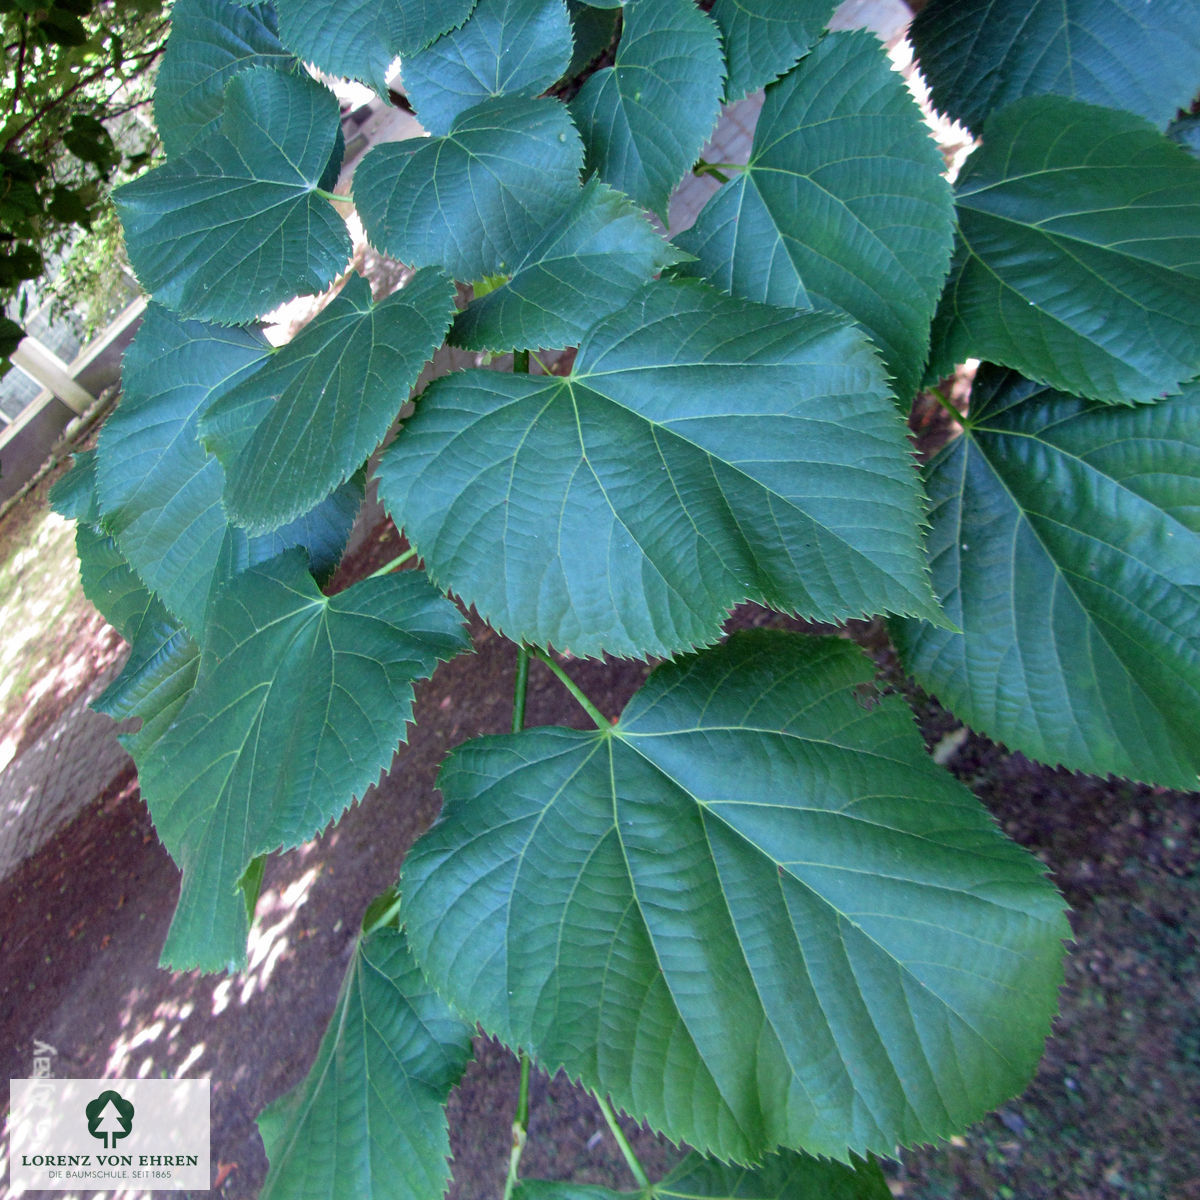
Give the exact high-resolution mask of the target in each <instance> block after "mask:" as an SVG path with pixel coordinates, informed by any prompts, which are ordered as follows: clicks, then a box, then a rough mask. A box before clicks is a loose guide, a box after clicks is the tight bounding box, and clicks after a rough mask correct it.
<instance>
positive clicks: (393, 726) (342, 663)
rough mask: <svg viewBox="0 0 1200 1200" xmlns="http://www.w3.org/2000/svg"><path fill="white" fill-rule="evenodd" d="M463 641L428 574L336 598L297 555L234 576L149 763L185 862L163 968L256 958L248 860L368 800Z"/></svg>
mask: <svg viewBox="0 0 1200 1200" xmlns="http://www.w3.org/2000/svg"><path fill="white" fill-rule="evenodd" d="M466 644H467V643H466V638H465V635H464V634H463V631H462V624H461V618H460V616H459V615H458V612H457V610H456V609H455V608H454V607H453V605H451V604H449V603H448V602H447V601H446V600H444V599H443V598H442V597H441V596H439V595H438V594H437V592H436V591H435V590H434V589H433V587H432V586H431V585H430V584H429V581H428V580H427V579H426V578H425V577H424V576H423V575H421V574H420V573H419V572H416V571H402V572H399V573H398V574H393V575H385V576H381V577H379V578H374V579H366V580H363V581H362V582H360V583H356V584H354V585H353V586H352V587H350V588H347V589H346V590H345V591H343V592H338V593H337V594H336V595H334V596H330V597H326V596H323V595H322V594H321V593H320V592H319V591H318V590H317V587H316V585H315V584H314V583H313V581H312V578H311V577H310V575H309V573H308V569H307V566H306V564H305V562H304V556H303V555H302V554H301V553H300V552H299V551H295V550H293V551H290V552H288V553H286V554H284V555H281V556H280V557H278V558H275V559H272V560H271V561H270V562H268V563H265V564H263V565H261V566H256V567H251V568H250V569H249V570H248V571H245V572H243V573H242V574H240V575H238V576H236V577H235V578H234V579H233V580H232V581H231V582H230V583H229V584H228V585H227V586H226V587H225V589H224V590H223V591H222V592H221V593H220V594H219V596H218V597H217V599H216V601H215V602H214V604H213V609H212V613H211V616H210V619H209V621H208V623H207V625H206V627H205V631H204V640H203V654H202V657H201V661H200V672H199V675H198V677H197V680H196V688H195V691H194V692H193V693H192V695H191V697H190V699H189V700H188V702H187V704H186V706H185V707H184V709H183V712H182V713H181V714H180V716H179V717H178V718H177V719H176V721H175V723H174V724H173V725H172V726H171V728H170V730H168V731H167V733H166V734H165V735H164V737H163V738H162V739H161V740H160V742H159V743H158V745H157V746H156V747H155V748H154V754H153V755H152V756H151V757H150V758H149V759H148V760H147V761H145V762H144V763H142V764H141V767H140V771H139V775H140V780H141V786H142V794H143V796H144V797H145V798H146V802H147V804H148V805H149V807H150V814H151V816H152V817H153V818H154V824H155V828H156V829H157V831H158V835H159V837H160V838H161V839H162V841H163V844H164V845H165V846H166V847H167V849H168V850H169V851H170V852H171V856H172V857H173V858H174V859H175V861H176V862H177V863H178V864H179V865H180V866H181V867H182V868H183V888H182V891H181V893H180V898H179V907H178V908H177V909H176V912H175V918H174V920H173V921H172V923H171V929H170V931H169V933H168V935H167V942H166V945H165V947H164V948H163V962H164V963H166V964H170V965H171V966H172V967H173V968H175V969H179V970H182V969H187V968H190V967H200V968H201V969H203V970H220V969H222V968H225V967H236V966H238V965H239V964H241V963H243V962H244V961H245V957H246V935H247V931H248V930H247V924H246V911H245V907H244V905H243V903H242V897H241V895H240V893H239V891H238V881H239V879H240V878H241V876H242V873H243V871H245V869H246V867H247V866H248V865H249V863H250V862H251V860H252V859H253V858H254V857H255V856H256V855H259V854H263V853H266V852H268V851H273V850H276V849H278V848H279V847H281V846H296V845H299V844H300V843H301V842H304V841H307V840H308V839H309V838H311V837H314V836H315V835H316V834H317V833H319V832H320V831H321V830H322V829H323V828H324V827H325V826H326V825H327V824H328V823H329V822H330V821H332V820H333V819H334V818H336V817H339V816H341V814H342V812H343V810H344V809H345V808H346V807H347V806H348V805H349V804H350V803H351V802H352V801H353V800H354V799H355V798H356V797H361V796H362V794H363V792H364V791H365V790H366V789H367V787H369V786H370V785H371V784H372V783H374V782H375V781H376V780H377V779H378V777H379V773H380V771H382V770H383V769H384V768H385V767H386V766H387V765H388V763H389V762H390V761H391V757H392V753H393V751H394V750H395V748H396V745H397V743H398V742H400V741H402V740H403V738H404V733H405V727H406V724H407V722H408V718H409V715H410V713H411V712H412V698H413V691H412V685H413V682H414V681H415V680H416V679H419V678H422V677H424V676H426V675H429V674H430V673H431V672H432V671H433V669H434V667H435V666H436V664H437V662H438V660H439V659H446V658H450V657H453V655H455V654H457V653H458V652H459V651H460V650H462V649H464V648H465V646H466Z"/></svg>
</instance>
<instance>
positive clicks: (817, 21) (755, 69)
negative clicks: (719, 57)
mask: <svg viewBox="0 0 1200 1200" xmlns="http://www.w3.org/2000/svg"><path fill="white" fill-rule="evenodd" d="M836 7H837V0H713V6H712V9H711V10H710V11H711V12H712V15H713V19H714V20H715V21H716V22H717V24H718V25H719V26H720V27H721V38H722V41H723V42H724V45H725V62H726V65H727V68H728V78H727V79H726V80H725V99H726V100H727V101H733V100H740V99H741V98H742V97H743V96H745V95H748V94H749V93H750V92H755V91H757V90H758V89H759V88H760V87H762V86H763V85H764V84H767V83H770V82H771V80H773V79H778V78H779V76H780V75H783V74H785V73H786V72H788V71H790V70H791V69H792V67H793V66H795V64H796V63H797V62H799V61H800V59H801V58H803V57H804V55H806V54H807V53H808V52H809V51H810V50H811V49H812V48H813V46H814V45H815V44H816V41H817V39H818V38H819V37H820V36H821V34H822V32H823V31H824V29H825V26H826V24H827V23H828V21H829V18H830V17H831V16H832V15H833V10H834V9H835V8H836Z"/></svg>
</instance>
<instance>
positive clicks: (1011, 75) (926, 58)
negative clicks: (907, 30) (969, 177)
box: [911, 0, 1200, 130]
mask: <svg viewBox="0 0 1200 1200" xmlns="http://www.w3.org/2000/svg"><path fill="white" fill-rule="evenodd" d="M911 37H912V41H913V45H914V46H915V47H916V50H917V54H918V55H919V57H920V60H921V71H922V72H923V73H924V75H925V77H926V79H927V80H928V81H929V85H930V89H931V90H932V92H933V99H934V103H936V104H937V106H938V107H939V108H940V109H941V110H942V111H943V112H946V113H948V114H949V115H950V116H952V117H954V118H956V119H957V120H959V121H962V123H963V124H964V125H967V126H969V127H970V128H972V129H976V130H978V129H982V128H983V123H984V120H985V118H986V117H987V115H988V113H990V112H993V111H994V110H996V109H999V108H1003V107H1004V106H1005V105H1006V104H1011V103H1012V102H1013V101H1014V100H1020V99H1021V98H1022V97H1023V96H1034V95H1043V94H1046V93H1053V94H1055V95H1058V96H1067V97H1069V98H1071V99H1073V100H1082V101H1084V102H1085V103H1088V104H1102V105H1105V106H1106V107H1108V108H1123V109H1126V110H1128V111H1129V112H1133V113H1137V114H1138V115H1139V116H1141V117H1145V118H1146V120H1148V121H1151V122H1152V123H1153V124H1155V125H1157V126H1158V127H1159V128H1160V129H1162V128H1164V127H1165V126H1166V124H1167V122H1168V121H1170V120H1171V119H1172V118H1173V117H1174V116H1175V112H1176V110H1177V109H1180V108H1184V109H1186V108H1187V107H1189V105H1190V104H1191V102H1192V100H1193V99H1194V98H1195V96H1196V93H1197V91H1200V3H1197V0H1157V2H1156V3H1154V4H1147V3H1146V0H1072V2H1071V3H1070V4H1064V3H1063V2H1062V0H1005V3H1003V4H963V3H961V2H960V0H930V3H929V4H927V5H926V6H925V7H924V9H922V11H921V12H919V13H918V14H917V16H916V19H915V20H914V21H913V23H912V32H911Z"/></svg>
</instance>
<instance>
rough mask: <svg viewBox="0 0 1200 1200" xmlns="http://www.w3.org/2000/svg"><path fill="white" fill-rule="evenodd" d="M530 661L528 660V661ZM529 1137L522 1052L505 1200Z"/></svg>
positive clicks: (508, 1199)
mask: <svg viewBox="0 0 1200 1200" xmlns="http://www.w3.org/2000/svg"><path fill="white" fill-rule="evenodd" d="M527 661H528V660H527ZM528 1135H529V1055H528V1054H526V1052H525V1051H524V1050H522V1051H521V1083H520V1086H519V1089H518V1091H517V1111H516V1114H515V1115H514V1116H513V1125H512V1149H511V1150H510V1151H509V1156H508V1177H507V1178H506V1179H505V1181H504V1200H511V1197H512V1194H513V1190H514V1189H515V1188H516V1186H517V1170H518V1168H519V1167H520V1165H521V1155H522V1154H523V1153H524V1152H525V1141H526V1139H527V1137H528Z"/></svg>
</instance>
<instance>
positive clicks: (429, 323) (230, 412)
mask: <svg viewBox="0 0 1200 1200" xmlns="http://www.w3.org/2000/svg"><path fill="white" fill-rule="evenodd" d="M453 314H454V288H453V286H452V285H451V283H450V281H449V280H448V279H446V277H445V276H444V275H442V274H441V273H440V272H438V271H434V270H426V271H421V272H418V274H417V275H415V276H414V277H413V278H412V279H411V280H410V281H409V283H408V285H407V286H406V287H404V288H402V289H401V290H400V291H398V292H394V293H393V294H392V295H391V296H389V297H387V299H386V300H383V301H381V302H380V303H379V304H372V303H371V288H370V286H369V285H368V284H367V282H366V280H364V279H361V278H359V277H358V276H354V277H353V278H352V279H350V280H349V281H348V282H347V284H346V286H345V288H343V290H342V292H341V294H340V295H339V296H338V297H337V299H335V300H334V301H333V302H332V303H331V304H330V305H329V306H328V307H327V308H325V309H324V310H323V311H322V312H321V313H320V314H319V315H318V316H317V317H316V318H315V319H314V320H313V321H312V322H311V323H310V324H309V325H307V326H306V327H305V328H304V329H302V330H301V331H300V333H299V334H297V335H296V337H295V338H294V339H293V340H292V341H290V342H289V343H288V344H287V345H285V346H283V347H281V348H280V349H279V350H277V351H275V352H274V353H273V354H272V355H271V357H270V359H269V360H267V361H265V362H261V363H260V364H259V365H258V366H257V367H256V368H255V369H254V371H253V373H252V374H250V375H248V376H246V377H244V378H242V380H241V382H239V383H237V384H236V385H234V386H233V387H231V388H230V389H228V390H226V391H224V392H223V394H222V395H221V396H220V397H219V398H217V399H215V400H214V401H213V402H212V403H211V404H210V405H209V406H208V407H207V409H206V411H205V413H204V416H203V418H202V419H201V421H200V426H199V428H200V433H201V436H202V438H203V439H204V443H205V445H206V446H207V447H208V449H209V450H211V451H213V452H214V453H215V454H216V455H217V457H218V458H219V459H220V461H221V465H222V466H223V467H224V468H225V490H224V493H223V495H224V504H225V509H226V511H227V512H228V513H229V514H230V517H231V518H232V520H233V521H234V522H235V523H236V524H238V525H240V526H242V527H244V528H246V529H248V530H250V531H252V532H264V531H266V530H270V529H275V528H277V527H278V526H280V525H282V524H284V523H285V522H287V521H290V520H292V519H293V518H295V517H297V516H299V515H300V514H301V513H304V512H306V511H307V510H308V509H310V508H312V507H313V505H315V504H318V503H320V501H321V500H323V499H324V498H325V497H326V496H327V495H328V494H329V493H330V492H331V491H333V489H334V488H335V487H337V486H338V485H339V484H340V483H342V482H344V481H345V480H346V479H348V478H349V477H350V476H351V475H352V474H353V473H354V471H356V470H357V469H358V468H359V467H360V466H361V465H362V463H363V462H364V461H365V460H366V458H367V456H368V455H369V454H370V453H371V451H373V450H374V449H375V447H376V446H377V445H378V444H379V443H380V442H381V441H382V440H383V436H384V434H386V433H387V431H388V427H389V426H390V425H391V423H392V421H393V420H395V418H396V415H397V413H399V411H400V409H401V407H402V406H403V405H404V403H405V402H406V401H407V400H408V396H409V392H410V391H411V389H412V387H413V385H414V384H415V383H416V381H417V376H418V375H419V374H420V373H421V368H422V367H423V366H424V365H425V363H426V361H427V360H428V359H429V358H430V357H431V356H432V355H433V352H434V351H435V350H436V349H437V348H438V346H440V345H441V343H442V340H443V339H444V338H445V336H446V330H447V329H448V328H449V326H450V319H451V317H452V316H453Z"/></svg>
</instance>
